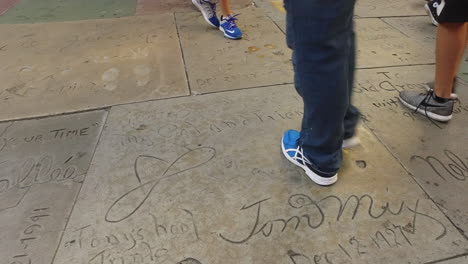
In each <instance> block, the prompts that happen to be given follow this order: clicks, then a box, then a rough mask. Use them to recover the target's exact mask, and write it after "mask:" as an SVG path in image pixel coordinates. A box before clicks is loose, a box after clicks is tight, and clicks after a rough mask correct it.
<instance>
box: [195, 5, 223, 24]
mask: <svg viewBox="0 0 468 264" xmlns="http://www.w3.org/2000/svg"><path fill="white" fill-rule="evenodd" d="M192 3H193V4H194V5H195V6H196V7H197V8H198V10H200V12H201V13H202V14H203V17H204V18H205V20H206V22H208V24H210V25H211V26H213V27H215V28H218V27H219V24H220V23H219V19H218V17H217V16H216V4H215V3H212V2H210V1H205V0H192Z"/></svg>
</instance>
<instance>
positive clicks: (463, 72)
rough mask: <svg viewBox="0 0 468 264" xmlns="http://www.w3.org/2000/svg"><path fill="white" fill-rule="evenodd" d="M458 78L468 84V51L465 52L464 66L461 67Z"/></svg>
mask: <svg viewBox="0 0 468 264" xmlns="http://www.w3.org/2000/svg"><path fill="white" fill-rule="evenodd" d="M458 77H459V78H461V79H462V80H464V81H465V83H467V84H468V49H467V50H466V52H465V57H464V59H463V62H462V65H461V66H460V72H459V73H458Z"/></svg>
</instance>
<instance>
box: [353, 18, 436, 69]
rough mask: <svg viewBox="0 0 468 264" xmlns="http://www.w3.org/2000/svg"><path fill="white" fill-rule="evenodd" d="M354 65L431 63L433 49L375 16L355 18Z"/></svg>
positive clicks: (369, 66) (378, 65)
mask: <svg viewBox="0 0 468 264" xmlns="http://www.w3.org/2000/svg"><path fill="white" fill-rule="evenodd" d="M355 23H356V29H355V30H356V35H357V67H358V68H371V67H372V68H373V67H385V66H398V65H413V64H429V63H434V53H433V52H432V51H431V50H430V49H428V48H426V46H425V45H422V44H420V43H418V42H417V41H415V40H413V39H412V37H411V38H410V37H408V36H405V35H404V34H403V33H401V32H400V31H398V30H396V29H395V28H393V27H392V26H390V25H388V24H387V23H385V22H383V21H382V20H381V19H378V18H364V19H355Z"/></svg>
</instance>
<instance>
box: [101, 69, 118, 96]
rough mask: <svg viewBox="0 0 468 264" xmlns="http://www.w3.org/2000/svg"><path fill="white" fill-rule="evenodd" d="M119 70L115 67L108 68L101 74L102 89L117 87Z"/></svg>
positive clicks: (110, 89)
mask: <svg viewBox="0 0 468 264" xmlns="http://www.w3.org/2000/svg"><path fill="white" fill-rule="evenodd" d="M119 74H120V71H119V69H117V68H110V69H108V70H107V71H105V72H104V73H103V74H102V77H101V79H102V80H103V81H104V87H103V88H104V89H105V90H108V91H113V90H115V89H116V88H117V79H118V78H119Z"/></svg>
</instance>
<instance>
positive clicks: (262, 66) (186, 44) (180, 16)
mask: <svg viewBox="0 0 468 264" xmlns="http://www.w3.org/2000/svg"><path fill="white" fill-rule="evenodd" d="M238 12H239V13H241V16H239V21H238V26H239V28H240V29H241V30H242V32H243V34H244V36H243V38H242V39H241V40H229V39H226V38H223V33H222V32H221V31H219V30H217V29H215V28H212V27H210V26H209V25H207V23H206V22H205V21H204V19H203V17H202V16H201V15H200V13H177V14H176V19H177V26H178V29H179V33H180V39H181V44H182V48H183V51H184V59H185V63H186V67H187V74H188V79H189V82H190V88H191V90H192V92H194V93H209V92H216V91H225V90H234V89H241V88H250V87H258V86H266V85H274V84H284V83H292V81H293V73H292V65H291V51H290V49H289V48H288V47H287V46H286V40H285V36H284V34H283V33H282V32H281V31H280V29H279V28H278V27H277V26H276V25H275V24H274V23H273V22H272V21H271V20H270V19H269V18H268V17H266V16H265V15H264V14H263V13H262V11H261V10H260V9H258V8H245V9H242V10H240V11H238Z"/></svg>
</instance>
